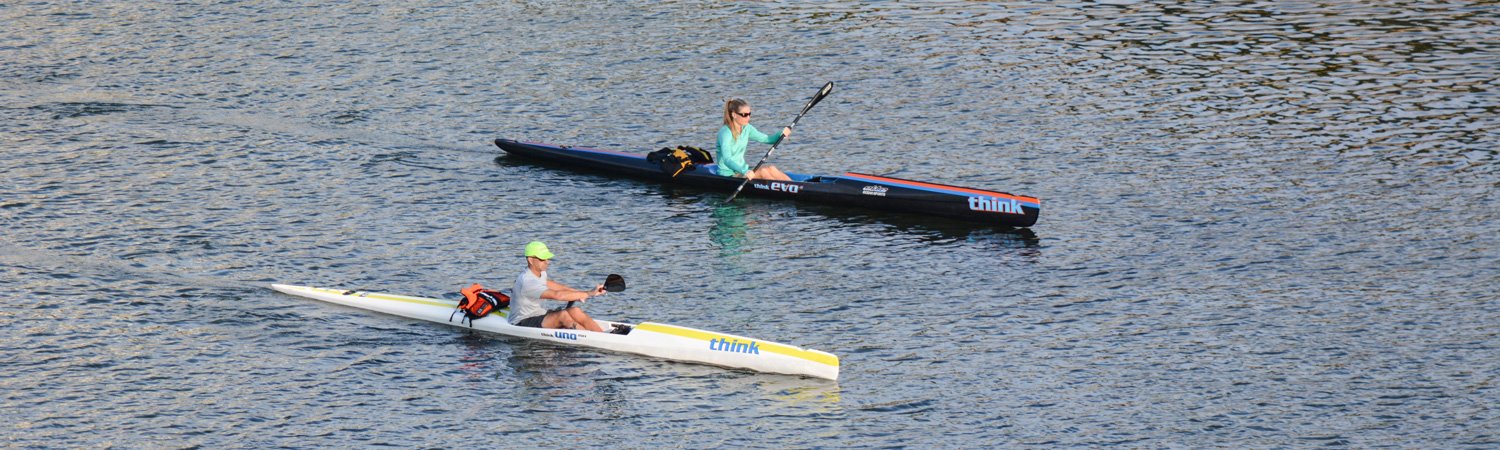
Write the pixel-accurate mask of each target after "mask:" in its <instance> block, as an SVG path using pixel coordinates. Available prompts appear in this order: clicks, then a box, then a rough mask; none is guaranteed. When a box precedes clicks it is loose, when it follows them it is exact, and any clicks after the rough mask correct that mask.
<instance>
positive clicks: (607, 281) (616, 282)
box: [568, 273, 625, 308]
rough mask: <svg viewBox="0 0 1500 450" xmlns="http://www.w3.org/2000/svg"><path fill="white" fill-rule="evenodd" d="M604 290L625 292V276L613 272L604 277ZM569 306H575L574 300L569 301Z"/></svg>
mask: <svg viewBox="0 0 1500 450" xmlns="http://www.w3.org/2000/svg"><path fill="white" fill-rule="evenodd" d="M604 291H605V292H623V291H625V277H622V276H619V275H616V274H613V273H612V274H609V276H607V277H604ZM574 301H577V300H574ZM568 307H569V308H572V307H573V302H568Z"/></svg>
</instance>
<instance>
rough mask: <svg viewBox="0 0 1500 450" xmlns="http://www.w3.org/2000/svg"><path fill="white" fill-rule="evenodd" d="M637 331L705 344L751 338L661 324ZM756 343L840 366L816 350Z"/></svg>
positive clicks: (653, 324)
mask: <svg viewBox="0 0 1500 450" xmlns="http://www.w3.org/2000/svg"><path fill="white" fill-rule="evenodd" d="M635 329H636V330H645V331H650V332H653V333H662V334H670V335H673V336H679V337H685V338H688V339H697V340H700V341H704V342H708V341H711V340H714V339H736V338H739V339H749V338H742V337H737V336H729V335H724V334H719V333H713V332H708V331H702V330H694V329H692V328H682V327H676V326H672V325H664V324H659V323H643V324H640V325H636V327H635ZM755 342H759V343H760V349H761V350H765V351H768V352H772V353H779V354H782V355H786V356H790V357H793V358H797V359H805V360H808V361H812V362H815V363H820V364H827V365H830V366H834V367H838V366H839V357H837V356H834V355H832V354H828V353H824V352H820V351H816V350H804V349H800V348H797V347H793V346H790V345H783V344H777V343H775V342H766V341H759V340H757V341H755Z"/></svg>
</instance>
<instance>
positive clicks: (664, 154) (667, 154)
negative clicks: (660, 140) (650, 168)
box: [646, 145, 714, 177]
mask: <svg viewBox="0 0 1500 450" xmlns="http://www.w3.org/2000/svg"><path fill="white" fill-rule="evenodd" d="M646 161H649V162H651V163H653V164H658V165H660V166H661V171H662V173H665V174H667V175H670V176H672V177H676V176H677V174H680V173H682V171H684V170H687V169H688V168H690V167H693V166H694V165H697V164H708V163H712V162H714V156H713V155H712V154H710V153H708V151H706V150H703V149H701V148H698V147H691V146H687V145H679V146H677V148H662V149H661V150H657V151H654V152H651V153H647V154H646Z"/></svg>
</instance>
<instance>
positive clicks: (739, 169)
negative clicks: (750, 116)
mask: <svg viewBox="0 0 1500 450" xmlns="http://www.w3.org/2000/svg"><path fill="white" fill-rule="evenodd" d="M751 140H754V141H755V142H759V143H762V144H771V145H776V143H777V142H781V132H779V131H778V132H776V137H774V138H773V137H771V136H766V134H765V133H762V132H760V130H757V129H755V125H750V124H745V129H743V130H740V138H739V139H735V138H734V132H731V131H729V125H725V126H722V127H719V151H718V155H717V156H718V160H719V175H720V176H726V177H730V176H734V175H735V174H741V175H743V174H745V173H748V172H750V166H749V165H746V164H745V147H747V146H749V145H750V141H751Z"/></svg>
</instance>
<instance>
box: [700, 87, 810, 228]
mask: <svg viewBox="0 0 1500 450" xmlns="http://www.w3.org/2000/svg"><path fill="white" fill-rule="evenodd" d="M830 92H833V82H832V81H829V82H828V84H825V85H823V88H822V89H818V93H817V94H816V95H813V98H812V100H808V101H807V106H803V107H802V112H800V113H797V118H795V119H792V125H791V126H789V127H787V128H797V122H801V121H802V116H804V115H807V110H809V109H812V107H813V105H816V104H818V102H820V101H823V97H827V96H828V93H830ZM786 140H787V136H782V137H781V140H779V141H776V145H772V146H771V149H770V150H766V156H762V157H760V162H758V163H755V167H753V168H751V169H750V173H752V174H753V173H755V171H757V170H760V166H761V164H765V163H766V160H767V159H769V158H770V157H771V152H774V151H776V147H777V146H780V145H781V143H782V142H786ZM748 183H750V175H749V174H746V175H745V181H742V182H740V187H737V188H734V194H733V195H730V196H729V200H725V201H724V202H725V203H729V202H732V201H734V198H735V197H738V196H739V195H740V190H742V189H745V184H748Z"/></svg>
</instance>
